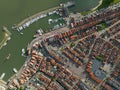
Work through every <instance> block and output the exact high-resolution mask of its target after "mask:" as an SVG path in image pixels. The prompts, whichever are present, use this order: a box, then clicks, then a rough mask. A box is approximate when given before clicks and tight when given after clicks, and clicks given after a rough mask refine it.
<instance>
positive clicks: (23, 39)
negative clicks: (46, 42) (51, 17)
mask: <svg viewBox="0 0 120 90" xmlns="http://www.w3.org/2000/svg"><path fill="white" fill-rule="evenodd" d="M65 1H67V0H0V38H1V37H2V26H6V27H7V28H8V30H9V31H10V32H11V33H12V37H11V40H10V41H8V44H7V45H6V46H5V47H3V48H2V49H1V50H0V75H1V74H2V73H6V74H5V77H4V80H6V81H7V80H8V79H9V78H10V77H11V76H12V75H13V74H14V72H13V68H16V69H17V70H19V69H20V67H21V66H22V65H23V63H24V62H25V60H26V58H25V57H22V56H21V50H22V48H26V46H27V45H28V43H30V42H31V41H32V39H33V38H32V37H33V35H34V33H35V31H36V30H37V29H39V28H40V23H39V22H36V23H34V24H32V26H30V27H29V28H27V29H25V30H24V31H23V33H24V34H23V35H20V34H19V33H18V32H17V31H13V30H12V29H11V27H12V25H13V24H17V23H19V22H20V21H21V20H23V19H25V18H26V17H28V16H31V15H33V14H35V13H38V12H40V11H42V10H45V9H48V8H51V7H54V6H57V5H59V4H60V3H61V2H65ZM76 1H77V2H79V5H80V7H81V8H80V11H81V10H84V9H85V8H90V6H91V5H90V6H89V7H88V4H89V3H88V2H89V1H91V2H90V3H92V2H93V4H94V6H96V5H97V3H98V1H99V0H76ZM95 2H96V3H95ZM83 3H84V5H82V4H83ZM83 6H84V7H83ZM92 7H93V6H92ZM73 10H74V9H73ZM0 40H1V39H0ZM8 54H11V57H10V59H9V60H6V57H7V56H8Z"/></svg>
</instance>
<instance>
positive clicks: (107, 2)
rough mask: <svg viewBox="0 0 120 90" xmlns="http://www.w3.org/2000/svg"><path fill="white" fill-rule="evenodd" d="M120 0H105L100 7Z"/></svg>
mask: <svg viewBox="0 0 120 90" xmlns="http://www.w3.org/2000/svg"><path fill="white" fill-rule="evenodd" d="M118 2H120V0H103V2H102V4H101V5H100V6H99V7H98V9H101V8H106V7H108V6H110V5H113V4H116V3H118Z"/></svg>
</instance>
